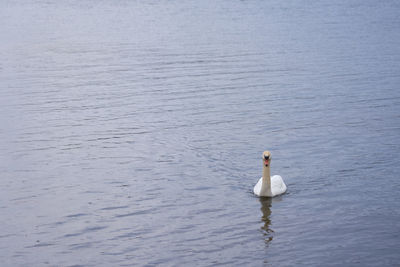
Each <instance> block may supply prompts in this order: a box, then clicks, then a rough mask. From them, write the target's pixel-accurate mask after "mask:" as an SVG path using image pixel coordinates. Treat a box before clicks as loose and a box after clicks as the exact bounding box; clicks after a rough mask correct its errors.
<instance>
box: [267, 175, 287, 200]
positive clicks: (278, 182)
mask: <svg viewBox="0 0 400 267" xmlns="http://www.w3.org/2000/svg"><path fill="white" fill-rule="evenodd" d="M286 189H287V187H286V185H285V182H283V179H282V177H281V176H280V175H274V176H272V177H271V192H272V196H273V197H274V196H277V195H280V194H283V193H285V192H286Z"/></svg>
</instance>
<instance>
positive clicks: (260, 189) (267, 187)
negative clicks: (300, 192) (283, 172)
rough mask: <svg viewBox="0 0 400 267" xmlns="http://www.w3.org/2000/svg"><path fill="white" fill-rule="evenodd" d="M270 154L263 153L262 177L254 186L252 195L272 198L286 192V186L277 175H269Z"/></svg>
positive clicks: (267, 152)
mask: <svg viewBox="0 0 400 267" xmlns="http://www.w3.org/2000/svg"><path fill="white" fill-rule="evenodd" d="M270 164H271V153H270V152H269V151H265V152H264V153H263V176H262V177H261V178H260V179H259V180H258V182H257V184H256V185H255V186H254V194H256V195H257V196H260V197H274V196H277V195H281V194H283V193H285V192H286V189H287V187H286V185H285V183H284V182H283V179H282V177H281V176H279V175H274V176H272V177H271V175H270Z"/></svg>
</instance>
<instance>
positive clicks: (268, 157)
mask: <svg viewBox="0 0 400 267" xmlns="http://www.w3.org/2000/svg"><path fill="white" fill-rule="evenodd" d="M262 158H263V161H264V165H265V166H266V167H268V166H269V164H270V163H271V152H269V151H264V153H263V155H262Z"/></svg>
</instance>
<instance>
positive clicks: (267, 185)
mask: <svg viewBox="0 0 400 267" xmlns="http://www.w3.org/2000/svg"><path fill="white" fill-rule="evenodd" d="M270 166H271V162H270V163H269V164H268V166H265V164H263V173H262V186H261V192H260V193H261V194H262V195H271V194H272V193H271V171H270Z"/></svg>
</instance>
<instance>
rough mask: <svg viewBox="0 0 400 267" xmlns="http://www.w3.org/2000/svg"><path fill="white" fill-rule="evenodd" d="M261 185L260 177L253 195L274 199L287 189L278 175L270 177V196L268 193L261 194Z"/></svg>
mask: <svg viewBox="0 0 400 267" xmlns="http://www.w3.org/2000/svg"><path fill="white" fill-rule="evenodd" d="M262 184H263V179H262V177H261V178H260V179H259V180H258V182H257V184H256V185H255V186H254V189H253V191H254V194H256V195H257V196H264V197H274V196H277V195H281V194H283V193H285V192H286V189H287V187H286V184H285V182H283V179H282V177H281V176H280V175H274V176H272V177H271V195H269V193H268V192H265V191H264V192H263V193H261V188H262ZM265 194H267V195H265Z"/></svg>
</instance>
